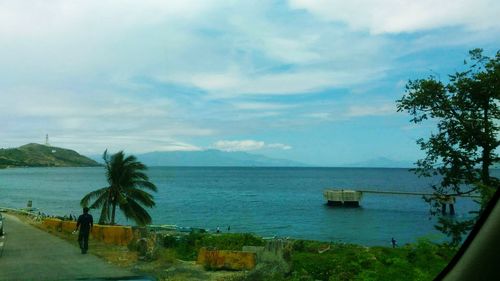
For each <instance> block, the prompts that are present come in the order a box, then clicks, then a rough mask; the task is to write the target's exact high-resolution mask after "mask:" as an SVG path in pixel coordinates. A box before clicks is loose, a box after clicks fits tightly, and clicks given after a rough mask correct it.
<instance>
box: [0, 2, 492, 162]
mask: <svg viewBox="0 0 500 281" xmlns="http://www.w3.org/2000/svg"><path fill="white" fill-rule="evenodd" d="M498 15H500V1H498V0H491V1H488V0H484V1H480V0H470V1H469V0H440V1H431V0H420V1H401V0H400V1H398V0H384V1H368V0H367V1H362V0H350V1H336V0H317V1H312V0H290V1H228V0H224V1H215V0H214V1H212V0H202V1H194V0H183V1H159V0H158V1H148V0H142V1H127V0H121V1H118V0H117V1H111V0H96V1H90V0H85V1H62V0H61V1H50V0H43V1H41V0H40V1H31V0H25V1H18V0H12V1H9V0H0V98H1V99H0V100H1V102H0V123H1V124H2V126H1V129H0V147H15V146H19V145H22V144H25V143H28V142H39V143H43V142H44V138H45V134H47V133H48V134H49V136H50V141H51V144H52V145H55V146H62V147H68V148H73V149H76V150H77V151H79V152H81V153H83V154H100V153H102V151H103V150H104V149H106V148H109V149H110V150H118V149H123V150H125V151H126V152H129V153H141V152H147V151H167V150H203V149H212V148H215V149H221V150H226V151H248V152H251V153H258V154H263V155H267V156H271V157H278V158H286V159H291V160H296V161H302V162H305V163H309V164H316V165H326V166H331V165H333V166H335V165H341V164H345V163H352V162H358V161H364V160H367V159H372V158H377V157H388V158H392V159H395V160H401V161H414V160H416V159H417V158H418V157H419V156H421V153H420V152H419V150H418V147H417V146H416V144H415V140H416V139H417V138H419V137H422V136H426V135H428V134H429V132H431V130H432V124H424V125H422V126H414V125H411V124H410V123H409V122H408V120H409V117H408V116H407V115H405V114H403V113H397V112H396V110H395V100H397V99H398V98H400V97H401V96H402V94H403V93H404V85H405V83H406V81H408V79H415V78H424V77H426V76H428V75H432V74H433V75H438V77H440V78H441V79H443V80H445V79H446V74H448V73H451V72H454V71H457V70H460V69H462V67H463V65H462V62H463V59H464V58H465V57H466V56H467V52H468V50H470V49H472V48H476V47H481V48H483V49H484V50H485V53H486V54H487V55H492V54H494V53H495V52H496V51H497V50H498V49H500V24H499V21H498Z"/></svg>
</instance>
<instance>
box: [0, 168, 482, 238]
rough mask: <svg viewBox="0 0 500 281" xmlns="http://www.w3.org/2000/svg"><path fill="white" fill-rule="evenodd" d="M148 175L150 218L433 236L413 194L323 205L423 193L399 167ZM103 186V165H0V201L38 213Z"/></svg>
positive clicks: (73, 204) (263, 229)
mask: <svg viewBox="0 0 500 281" xmlns="http://www.w3.org/2000/svg"><path fill="white" fill-rule="evenodd" d="M149 175H150V177H151V179H152V181H153V182H154V183H155V184H156V185H157V186H158V189H159V192H158V193H157V194H155V199H156V203H157V206H156V207H155V208H154V209H153V210H152V211H151V213H152V216H153V219H154V223H155V224H177V225H179V226H191V227H201V228H209V229H215V228H216V227H217V226H220V227H221V229H224V230H225V229H226V228H227V226H231V231H234V232H253V233H257V234H259V235H264V236H273V235H278V236H290V237H294V238H305V239H317V240H325V241H342V242H350V243H360V244H365V245H389V244H390V239H391V237H395V238H396V239H397V240H398V241H399V243H400V244H403V243H407V242H413V241H415V240H416V239H417V238H419V237H422V236H427V237H430V238H432V239H439V237H440V235H439V234H438V232H437V231H436V230H434V228H433V224H434V219H433V218H430V216H429V207H428V205H427V204H426V203H425V202H424V201H423V200H422V199H421V198H420V197H419V196H404V195H377V194H365V195H364V197H363V200H362V203H361V204H362V207H361V208H354V209H342V208H340V209H339V208H332V207H328V206H326V205H325V201H324V199H323V195H322V192H323V189H325V188H328V187H337V188H344V189H373V190H397V191H420V192H425V191H430V188H429V184H430V183H432V182H436V181H437V180H436V179H422V178H418V177H416V176H415V175H413V174H412V173H411V172H408V171H407V170H406V169H365V168H234V167H228V168H222V167H218V168H212V167H210V168H207V167H196V168H191V167H189V168H188V167H152V168H150V170H149ZM105 185H106V182H105V176H104V168H17V169H4V170H0V206H5V207H15V208H19V207H25V206H26V202H27V201H28V200H32V201H33V206H34V207H37V208H39V209H41V210H42V211H43V212H45V213H49V214H54V215H67V214H79V212H80V207H79V200H80V199H81V198H82V197H83V196H84V195H85V194H86V193H88V192H89V191H92V190H95V189H97V188H100V187H104V186H105ZM456 208H457V215H458V216H459V217H461V216H468V212H469V211H470V210H473V209H475V208H476V204H475V203H473V202H472V201H471V200H468V199H458V200H457V205H456ZM93 214H94V216H95V217H96V218H97V216H98V212H97V211H94V213H93ZM120 221H121V222H122V223H126V221H125V220H124V219H123V218H120Z"/></svg>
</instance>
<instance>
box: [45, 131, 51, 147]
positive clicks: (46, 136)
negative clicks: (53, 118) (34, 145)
mask: <svg viewBox="0 0 500 281" xmlns="http://www.w3.org/2000/svg"><path fill="white" fill-rule="evenodd" d="M45 145H46V146H50V144H49V134H46V135H45Z"/></svg>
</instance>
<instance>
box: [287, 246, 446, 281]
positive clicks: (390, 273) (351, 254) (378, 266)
mask: <svg viewBox="0 0 500 281" xmlns="http://www.w3.org/2000/svg"><path fill="white" fill-rule="evenodd" d="M314 243H317V242H311V243H306V244H309V246H310V244H314ZM310 248H314V247H310ZM454 253H455V251H454V250H453V249H451V248H449V247H447V246H444V245H440V244H435V243H432V242H430V241H428V240H420V241H419V242H418V243H416V244H413V245H407V246H404V247H401V248H396V249H392V248H387V247H372V248H365V247H361V246H357V245H337V244H332V245H331V250H329V251H327V252H325V253H323V254H319V253H317V252H312V251H311V250H308V249H307V246H306V247H305V248H304V250H303V251H294V253H293V254H292V273H291V274H290V276H288V277H287V278H286V279H285V280H325V281H334V280H335V281H336V280H339V281H341V280H432V279H433V278H434V277H435V276H436V275H437V274H438V273H439V272H440V271H441V270H442V269H443V268H444V267H445V266H446V264H447V263H448V262H449V261H450V259H451V258H452V256H453V254H454Z"/></svg>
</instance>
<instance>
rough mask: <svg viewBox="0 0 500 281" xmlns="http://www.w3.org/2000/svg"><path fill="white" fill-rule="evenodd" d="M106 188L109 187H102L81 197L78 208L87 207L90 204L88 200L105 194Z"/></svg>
mask: <svg viewBox="0 0 500 281" xmlns="http://www.w3.org/2000/svg"><path fill="white" fill-rule="evenodd" d="M108 188H109V187H103V188H100V189H98V190H94V191H92V192H89V193H88V194H87V195H85V196H83V198H82V200H80V206H82V207H87V206H88V205H89V203H90V200H92V199H94V198H98V197H100V196H101V195H102V194H104V193H106V191H107V190H108Z"/></svg>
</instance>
